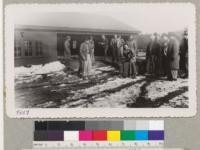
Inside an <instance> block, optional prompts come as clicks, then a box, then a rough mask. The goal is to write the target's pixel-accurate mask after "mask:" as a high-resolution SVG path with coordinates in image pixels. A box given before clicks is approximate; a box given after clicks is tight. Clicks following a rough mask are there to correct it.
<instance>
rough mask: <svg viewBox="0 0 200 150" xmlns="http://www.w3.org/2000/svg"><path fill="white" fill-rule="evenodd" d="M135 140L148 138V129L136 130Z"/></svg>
mask: <svg viewBox="0 0 200 150" xmlns="http://www.w3.org/2000/svg"><path fill="white" fill-rule="evenodd" d="M135 140H140V141H143V140H148V131H142V130H141V131H139V130H138V131H135Z"/></svg>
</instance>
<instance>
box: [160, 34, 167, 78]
mask: <svg viewBox="0 0 200 150" xmlns="http://www.w3.org/2000/svg"><path fill="white" fill-rule="evenodd" d="M168 48H169V37H168V35H167V34H163V35H162V44H161V58H162V59H161V62H160V65H161V66H160V68H161V70H162V75H163V76H167V73H168V59H167V51H168Z"/></svg>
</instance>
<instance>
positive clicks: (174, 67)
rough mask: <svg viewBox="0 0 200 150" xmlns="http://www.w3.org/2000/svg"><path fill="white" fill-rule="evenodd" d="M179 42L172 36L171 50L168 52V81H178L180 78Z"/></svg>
mask: <svg viewBox="0 0 200 150" xmlns="http://www.w3.org/2000/svg"><path fill="white" fill-rule="evenodd" d="M179 57H180V56H179V42H178V40H177V39H176V37H175V36H173V35H172V36H170V41H169V48H168V51H167V60H168V67H169V72H168V79H169V80H173V81H176V80H177V77H178V70H179Z"/></svg>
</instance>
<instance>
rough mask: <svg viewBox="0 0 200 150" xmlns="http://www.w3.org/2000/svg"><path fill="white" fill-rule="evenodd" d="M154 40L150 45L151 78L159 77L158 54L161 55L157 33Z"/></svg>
mask: <svg viewBox="0 0 200 150" xmlns="http://www.w3.org/2000/svg"><path fill="white" fill-rule="evenodd" d="M154 36H155V39H154V41H153V43H152V45H151V53H150V55H151V60H152V72H153V76H157V75H159V69H160V67H159V66H160V62H159V58H160V53H161V47H160V41H159V37H158V34H157V33H154Z"/></svg>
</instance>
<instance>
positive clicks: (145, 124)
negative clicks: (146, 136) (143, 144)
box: [136, 120, 149, 130]
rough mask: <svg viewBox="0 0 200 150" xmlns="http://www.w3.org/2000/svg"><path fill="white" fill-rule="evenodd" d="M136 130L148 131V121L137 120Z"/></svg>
mask: <svg viewBox="0 0 200 150" xmlns="http://www.w3.org/2000/svg"><path fill="white" fill-rule="evenodd" d="M136 130H149V121H147V120H137V121H136Z"/></svg>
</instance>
